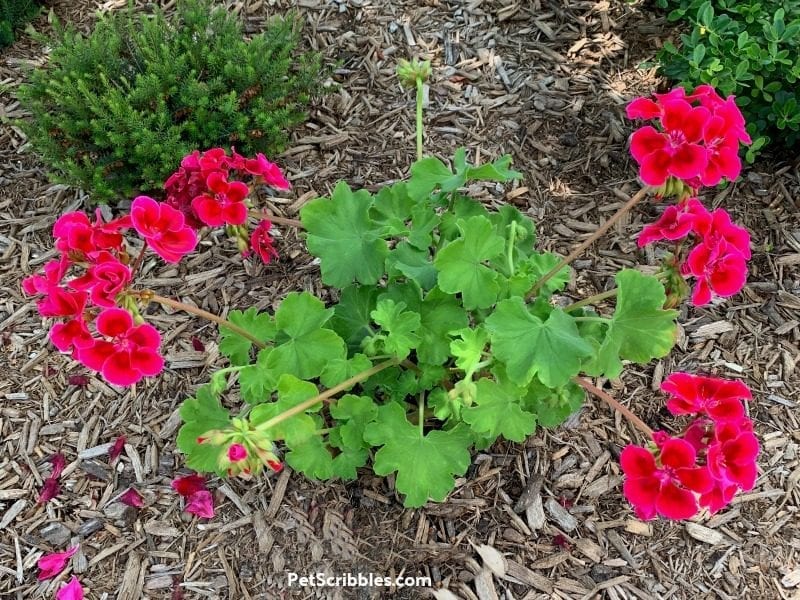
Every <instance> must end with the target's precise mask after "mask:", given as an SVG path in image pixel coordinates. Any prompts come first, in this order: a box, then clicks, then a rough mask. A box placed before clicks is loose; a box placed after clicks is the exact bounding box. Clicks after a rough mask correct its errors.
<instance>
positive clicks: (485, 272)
mask: <svg viewBox="0 0 800 600" xmlns="http://www.w3.org/2000/svg"><path fill="white" fill-rule="evenodd" d="M458 227H459V229H460V231H461V237H459V238H458V239H456V240H453V241H452V242H450V243H448V244H447V245H446V246H445V247H444V248H442V250H440V251H439V253H438V254H437V256H436V259H435V260H434V265H435V266H436V268H437V270H438V271H439V279H438V283H439V288H440V289H441V290H442V291H444V292H447V293H450V294H455V293H459V292H460V293H461V295H462V299H463V302H464V308H466V309H467V310H473V309H475V308H487V307H489V306H491V305H492V304H494V303H495V302H496V301H497V295H498V293H499V291H500V285H499V283H498V277H499V273H497V271H495V270H493V269H492V268H490V267H487V266H486V265H485V264H483V263H484V262H485V261H489V260H492V259H493V258H496V257H497V256H499V255H500V254H502V252H503V245H504V244H503V242H504V240H503V238H501V237H500V236H499V235H497V234H496V233H495V232H494V228H493V226H492V222H491V221H490V220H489V219H487V218H486V217H481V216H477V217H470V218H469V219H467V220H460V221H459V222H458Z"/></svg>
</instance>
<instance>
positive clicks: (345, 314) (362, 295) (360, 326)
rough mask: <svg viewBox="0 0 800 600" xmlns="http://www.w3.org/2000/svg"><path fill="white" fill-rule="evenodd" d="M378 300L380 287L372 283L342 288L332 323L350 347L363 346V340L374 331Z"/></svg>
mask: <svg viewBox="0 0 800 600" xmlns="http://www.w3.org/2000/svg"><path fill="white" fill-rule="evenodd" d="M377 301H378V288H376V287H374V286H371V285H351V286H349V287H346V288H345V289H344V290H342V295H341V297H340V298H339V303H338V304H337V305H336V306H335V307H334V313H333V317H332V318H331V321H330V325H331V327H332V328H333V330H334V331H335V332H336V333H338V334H339V335H340V336H341V337H342V338H343V339H344V341H345V342H347V345H348V347H350V348H351V349H357V348H360V347H361V340H363V339H364V338H365V337H367V336H368V335H370V334H371V333H372V317H371V316H370V313H371V312H372V311H373V310H375V305H376V303H377Z"/></svg>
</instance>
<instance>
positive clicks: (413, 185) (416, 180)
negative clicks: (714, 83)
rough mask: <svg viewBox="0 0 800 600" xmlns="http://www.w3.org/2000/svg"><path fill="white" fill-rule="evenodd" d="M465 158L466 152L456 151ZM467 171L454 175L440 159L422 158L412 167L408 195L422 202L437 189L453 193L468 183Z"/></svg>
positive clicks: (461, 149) (462, 149)
mask: <svg viewBox="0 0 800 600" xmlns="http://www.w3.org/2000/svg"><path fill="white" fill-rule="evenodd" d="M459 153H461V156H465V153H466V150H464V148H459V149H458V150H456V155H457V158H458V155H459ZM465 171H466V169H464V170H462V172H460V173H458V172H457V173H453V172H452V171H451V170H450V168H449V167H448V166H447V165H446V164H444V163H443V162H442V161H441V160H439V159H438V158H434V157H432V156H429V157H427V158H422V159H420V160H418V161H417V162H415V163H414V164H413V165H411V179H410V180H409V182H408V194H409V195H410V196H411V197H412V198H413V199H414V200H422V199H424V198H426V197H427V196H429V195H430V194H431V192H432V191H433V190H434V189H436V188H437V187H438V188H440V189H441V190H442V191H443V192H453V191H455V190H457V189H458V188H460V187H461V186H463V185H464V183H465V182H466V172H465Z"/></svg>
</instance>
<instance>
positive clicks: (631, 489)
mask: <svg viewBox="0 0 800 600" xmlns="http://www.w3.org/2000/svg"><path fill="white" fill-rule="evenodd" d="M695 459H696V453H695V450H694V448H693V447H692V445H691V444H689V443H688V442H686V441H684V440H681V439H678V438H672V439H669V440H667V441H666V442H665V443H664V444H663V446H662V447H661V448H660V456H659V460H660V462H661V465H662V466H661V467H660V468H659V467H658V466H657V465H656V460H655V458H654V457H653V455H652V454H651V453H650V452H648V451H647V450H645V449H644V448H640V447H639V446H626V447H625V449H624V450H623V451H622V454H621V456H620V465H621V466H622V470H623V471H624V473H625V476H626V478H625V483H624V484H623V492H624V494H625V497H626V498H627V499H628V501H629V502H630V503H631V504H632V505H633V507H634V509H635V512H636V514H637V516H639V518H642V519H652V518H653V517H654V516H655V515H656V513H658V514H660V515H661V516H663V517H665V518H667V519H688V518H689V517H691V516H693V515H695V514H696V513H697V510H698V506H697V500H696V499H695V496H694V494H693V493H692V492H700V493H703V492H707V491H709V490H710V489H711V487H712V485H713V482H712V480H711V477H710V475H709V473H708V470H707V469H705V468H702V467H698V466H697V465H696V464H695Z"/></svg>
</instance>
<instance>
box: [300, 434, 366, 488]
mask: <svg viewBox="0 0 800 600" xmlns="http://www.w3.org/2000/svg"><path fill="white" fill-rule="evenodd" d="M287 446H288V447H289V452H288V453H287V454H286V463H287V464H288V465H289V466H290V467H292V468H293V469H294V470H295V471H299V472H300V473H302V474H303V475H305V476H306V477H308V478H309V479H330V478H331V477H333V476H334V468H333V456H331V453H330V450H328V447H327V446H326V445H325V442H323V441H322V439H321V438H320V436H318V435H312V436H311V437H308V438H306V439H304V440H303V441H302V442H298V443H296V444H288V443H287ZM339 469H340V472H343V473H345V474H349V473H350V471H349V469H348V468H347V467H346V466H345V465H341V464H340V466H339Z"/></svg>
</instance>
